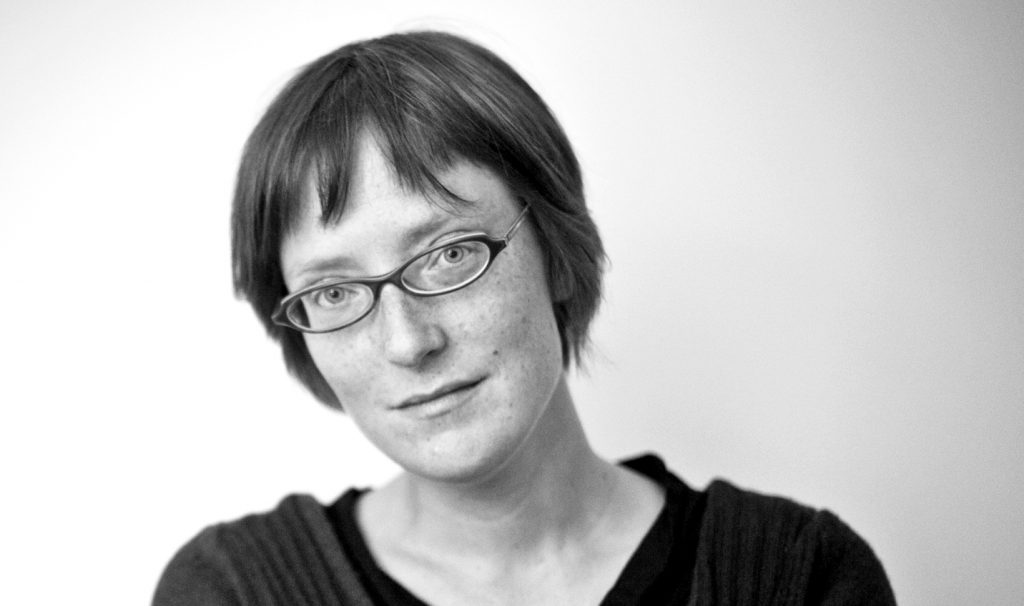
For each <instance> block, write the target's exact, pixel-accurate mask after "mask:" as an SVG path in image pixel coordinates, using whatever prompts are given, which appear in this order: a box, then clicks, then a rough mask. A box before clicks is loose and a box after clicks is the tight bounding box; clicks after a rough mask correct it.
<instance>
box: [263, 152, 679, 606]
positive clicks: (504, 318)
mask: <svg viewBox="0 0 1024 606" xmlns="http://www.w3.org/2000/svg"><path fill="white" fill-rule="evenodd" d="M356 166H357V170H356V175H355V178H354V180H353V182H352V187H351V190H350V195H349V199H348V200H347V205H346V209H345V211H344V213H343V214H342V216H341V218H340V219H339V220H338V221H337V222H335V223H331V224H328V225H324V224H323V223H322V222H321V220H320V215H319V205H318V202H317V201H316V200H315V198H314V197H313V196H312V195H310V197H309V199H307V200H306V203H305V208H304V212H303V216H302V218H301V220H300V222H299V224H298V225H297V227H296V229H295V230H294V231H293V232H292V233H290V234H289V236H288V237H287V238H286V239H285V241H284V243H283V245H282V249H281V264H282V269H283V271H284V274H285V280H286V283H287V285H288V288H289V290H290V291H295V290H297V289H299V288H302V287H304V286H307V285H310V284H313V283H316V282H317V281H320V280H323V279H326V278H336V277H359V276H373V275H379V274H383V273H385V272H388V271H390V270H391V269H393V268H394V267H397V266H398V265H400V264H401V263H402V262H403V261H405V260H406V259H408V258H410V257H411V256H413V255H414V254H416V253H417V252H419V251H421V250H423V249H424V248H426V247H428V246H429V245H431V244H433V243H436V242H439V241H442V240H444V239H446V238H448V237H452V236H455V235H459V234H461V233H466V232H470V231H483V232H486V233H488V234H491V235H503V234H504V233H505V231H506V230H507V229H508V227H509V226H510V225H511V224H512V222H513V221H514V220H515V218H516V216H517V215H518V214H519V212H520V211H521V210H522V204H521V203H520V202H518V201H517V200H515V199H514V197H513V196H512V195H511V194H510V193H509V191H508V188H507V187H506V185H505V183H504V182H503V181H502V180H501V179H500V178H498V177H497V176H496V175H494V174H493V173H491V172H490V171H488V170H486V169H483V168H481V167H477V166H474V165H472V164H470V163H467V162H458V163H456V164H455V165H454V166H453V167H452V168H451V169H450V170H448V171H446V172H445V173H443V174H441V175H439V178H440V179H441V181H442V182H443V183H444V184H445V185H446V186H447V187H448V188H449V189H450V190H451V191H453V192H455V193H456V194H458V195H459V196H460V197H462V198H463V199H466V200H469V201H470V202H471V203H470V204H469V205H468V206H462V207H460V209H459V210H458V211H457V213H452V212H450V211H449V210H446V207H444V206H439V205H435V204H432V203H431V202H430V200H428V199H427V197H426V196H424V195H423V194H421V193H418V192H413V191H409V190H407V189H404V188H403V187H402V186H401V185H400V184H399V183H398V182H396V180H395V178H394V174H393V172H392V170H391V167H390V166H389V164H388V163H387V160H386V159H385V158H384V157H383V156H382V155H381V153H380V151H379V150H378V149H377V146H376V145H375V144H374V141H373V139H372V137H370V136H364V137H363V138H362V140H361V144H360V147H359V150H358V155H357V163H356ZM544 268H545V265H544V255H543V253H542V251H541V249H540V247H539V246H538V244H537V240H536V237H535V234H534V231H533V228H532V226H531V224H530V222H529V220H527V222H525V223H524V224H523V225H522V227H521V229H520V230H519V232H518V233H517V234H516V236H515V237H514V238H513V240H512V242H511V244H510V245H509V247H508V248H507V249H505V250H504V251H503V252H502V253H501V254H500V255H499V256H498V257H497V259H496V260H495V261H494V264H493V265H492V267H491V268H490V270H489V271H488V273H487V274H486V275H484V276H483V277H482V278H481V279H480V280H478V281H477V282H475V283H473V284H472V285H470V286H468V287H466V288H464V289H462V290H460V291H457V292H454V293H450V294H447V295H443V296H438V297H415V296H412V295H409V294H407V293H403V292H401V291H400V290H398V289H397V288H395V287H393V286H392V285H386V286H385V287H384V288H383V290H382V291H381V295H380V299H379V300H378V303H377V307H376V308H375V309H374V310H373V311H372V312H371V313H370V314H369V315H368V316H367V317H365V318H364V319H363V320H361V321H360V322H359V323H357V324H355V325H352V326H350V327H347V328H344V329H342V330H339V331H335V332H332V333H326V334H318V335H311V334H308V335H306V343H307V346H308V347H309V350H310V353H311V355H312V357H313V360H314V362H315V363H316V364H317V367H318V368H319V369H320V371H321V372H322V373H323V375H324V377H325V379H326V380H327V382H328V384H329V385H330V386H331V388H332V389H333V390H334V392H335V393H336V394H337V396H338V399H339V400H340V402H341V403H342V405H343V406H344V407H345V410H346V411H347V412H348V414H349V415H350V416H351V418H352V419H353V421H354V422H355V423H356V425H357V426H358V427H359V428H360V429H361V431H362V432H363V433H364V434H365V435H366V436H367V438H368V439H370V440H371V441H372V442H373V443H374V444H375V445H376V446H377V447H378V448H379V449H380V450H381V451H382V452H384V453H385V454H386V455H387V456H388V457H390V458H391V459H392V460H394V461H396V462H397V463H398V464H399V465H400V466H401V467H402V468H403V469H404V470H405V472H404V473H403V474H401V475H400V476H399V477H397V478H396V479H395V480H393V481H392V482H390V483H389V484H387V485H385V486H383V487H381V488H380V489H377V490H374V491H372V492H369V493H367V494H366V495H365V496H364V497H363V498H361V499H360V501H359V506H358V511H357V519H358V522H359V524H360V527H361V529H362V531H363V534H364V536H365V538H366V541H367V543H368V545H369V546H370V549H371V551H372V552H373V554H374V557H375V559H376V560H377V562H378V564H380V566H381V567H382V568H383V569H384V570H385V571H387V572H388V573H389V574H390V575H391V576H392V577H394V578H396V579H397V580H398V581H399V582H400V583H402V584H403V585H404V586H405V587H407V588H408V589H410V590H411V591H412V592H413V593H415V594H416V595H418V596H420V597H421V598H422V599H424V600H425V601H427V602H430V603H444V604H463V603H464V604H504V603H508V604H522V603H531V604H547V603H550V604H573V603H580V604H596V603H598V602H600V600H601V598H602V597H603V595H604V594H605V593H606V592H607V590H608V589H609V588H610V587H611V586H612V584H613V583H614V581H615V579H616V578H617V577H618V574H619V572H621V569H622V567H623V566H624V565H625V563H626V561H627V560H628V559H629V556H630V555H631V554H632V553H633V551H634V550H635V549H636V546H637V545H638V544H639V543H640V541H641V539H642V538H643V536H644V534H645V533H646V531H647V529H648V528H649V527H650V525H651V524H652V523H653V521H654V519H655V518H656V516H657V515H658V513H659V511H660V508H661V506H662V505H663V502H664V495H663V494H662V492H661V490H660V488H659V487H657V486H655V485H654V484H653V483H651V482H650V481H649V480H647V479H645V478H642V477H640V476H637V475H636V474H633V473H632V472H630V471H627V470H625V469H623V468H621V467H618V466H615V465H611V464H609V463H607V462H605V461H603V460H602V459H600V458H599V457H597V456H596V455H595V454H594V452H593V451H592V450H591V448H590V446H589V444H588V443H587V440H586V437H585V435H584V432H583V429H582V427H581V425H580V422H579V418H578V416H577V413H576V408H575V405H574V403H573V401H572V397H571V395H570V393H569V390H568V388H567V386H566V382H565V377H564V369H563V367H562V352H561V345H560V342H559V338H558V330H557V326H556V323H555V318H554V315H553V311H552V305H551V295H550V292H549V289H548V285H547V283H546V278H545V269H544ZM435 396H437V397H435ZM424 398H426V399H425V400H424ZM421 400H424V401H421Z"/></svg>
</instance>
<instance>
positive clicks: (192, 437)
mask: <svg viewBox="0 0 1024 606" xmlns="http://www.w3.org/2000/svg"><path fill="white" fill-rule="evenodd" d="M767 4H768V3H762V2H727V3H699V4H698V3H692V2H681V1H675V0H674V1H671V2H669V1H664V2H625V1H622V2H615V1H608V2H603V3H595V2H586V3H584V2H579V1H576V2H552V1H550V0H548V1H543V2H540V1H529V0H517V1H516V2H503V3H494V4H484V3H480V2H470V1H468V0H467V1H464V2H457V1H449V2H434V3H432V4H431V8H430V9H426V8H423V7H422V5H423V3H420V2H413V1H408V2H358V3H357V2H317V1H312V0H307V1H297V2H289V3H283V2H281V3H272V2H254V1H250V2H224V1H208V2H204V3H202V4H200V3H198V2H195V3H189V2H179V3H172V2H155V1H139V0H133V1H128V0H108V1H101V0H85V1H77V2H71V1H63V2H57V1H50V2H28V1H27V0H18V1H13V2H11V1H8V2H5V3H4V4H3V5H2V6H0V90H2V92H0V204H2V213H0V222H2V223H0V277H2V281H0V289H2V290H0V318H2V322H3V328H2V333H0V334H2V337H0V369H2V370H0V373H2V380H0V401H2V404H3V406H2V409H0V410H2V411H3V412H2V415H3V417H2V423H0V432H2V433H0V465H2V487H3V490H4V495H5V496H4V498H3V501H2V503H3V505H2V507H3V509H2V514H3V515H2V517H0V520H2V522H0V550H2V555H0V558H2V561H0V570H3V573H2V577H3V581H2V583H0V602H2V603H4V604H19V605H20V604H142V603H146V602H147V601H148V599H149V596H150V593H151V591H152V589H153V586H154V585H155V582H156V580H157V577H158V575H159V573H160V570H161V568H162V567H163V565H164V564H165V563H166V561H167V559H168V558H169V557H170V556H171V554H172V553H173V552H174V550H175V549H176V548H177V547H178V546H180V545H181V544H182V543H183V542H184V541H185V540H187V539H188V538H189V537H191V536H192V535H193V534H194V533H195V532H197V531H198V530H199V529H200V528H201V527H202V526H204V525H205V524H208V523H211V522H213V521H217V520H223V519H231V518H235V517H237V516H239V515H242V514H244V513H247V512H250V511H253V510H260V509H267V508H270V507H272V506H273V505H274V504H275V503H276V501H277V500H278V499H279V498H280V497H281V496H282V495H284V494H285V493H288V492H296V491H302V492H312V493H313V494H315V495H317V496H318V497H320V498H322V499H331V498H333V497H334V496H335V495H337V494H338V493H339V492H340V491H342V490H343V489H344V488H345V487H347V486H349V485H352V484H374V483H377V482H380V481H382V480H383V479H385V478H387V477H388V476H389V475H390V474H391V473H392V472H393V471H394V468H393V466H392V465H391V464H390V463H389V462H387V461H385V460H382V457H381V456H380V455H378V454H377V453H376V452H375V451H374V450H373V449H372V448H371V447H370V446H368V445H367V444H366V443H365V442H364V441H363V440H362V438H361V437H360V436H359V435H358V434H357V432H356V431H355V430H354V429H353V427H352V426H351V424H350V423H349V421H348V420H347V419H346V418H345V417H344V416H343V415H340V414H336V413H332V412H330V411H329V410H327V409H326V408H323V407H321V406H320V405H318V404H316V403H315V402H314V401H313V400H312V399H311V398H310V397H309V396H307V395H305V393H304V392H303V391H302V390H301V389H300V388H299V387H298V386H297V384H295V383H294V382H293V381H292V380H291V379H290V378H288V377H287V375H286V374H285V372H284V370H283V366H282V364H281V363H280V361H279V353H278V351H277V349H276V348H275V347H274V346H273V345H271V344H270V343H269V342H268V341H267V340H266V339H265V338H264V337H263V335H262V332H261V329H260V328H259V327H258V325H257V322H256V320H255V319H254V317H253V316H252V313H251V312H250V311H249V309H248V307H246V306H245V305H243V304H241V303H239V302H236V301H235V300H234V299H233V295H232V289H231V283H230V270H229V261H228V256H229V250H228V239H227V235H228V225H227V222H228V212H229V209H228V205H229V199H230V195H231V190H232V184H233V177H234V171H235V169H236V166H237V160H238V156H239V152H240V148H241V145H242V143H243V141H244V139H245V137H246V136H247V134H248V132H249V130H250V129H251V128H252V126H253V125H254V123H255V121H256V119H257V118H258V116H259V114H260V112H261V110H262V109H263V107H264V106H265V105H266V103H267V102H268V101H269V100H270V99H271V97H272V95H273V94H274V92H275V91H276V90H277V89H278V87H279V86H280V85H281V84H282V83H283V82H284V81H285V80H286V79H287V77H288V76H289V75H291V74H292V73H293V72H294V70H295V69H296V68H297V67H298V66H300V65H302V64H303V63H305V62H308V61H310V60H312V59H313V58H315V57H317V56H319V55H320V54H322V53H324V52H327V51H329V50H332V49H333V48H335V47H337V46H339V45H341V44H342V43H345V42H348V41H350V40H353V39H356V38H363V37H367V36H373V35H378V34H383V33H387V32H391V31H394V30H396V29H409V28H442V29H446V30H449V31H454V32H457V33H462V34H465V35H469V36H470V37H472V38H474V39H476V40H478V41H480V42H483V43H484V44H485V45H487V46H489V47H491V48H492V49H493V50H495V51H497V52H498V53H499V54H501V55H502V56H504V57H505V58H507V59H508V60H509V61H510V62H511V63H512V64H513V65H514V66H516V67H517V68H518V69H520V70H521V71H522V73H523V74H524V75H525V76H526V77H527V79H528V80H529V81H530V82H531V83H532V84H533V85H534V86H535V87H536V88H537V89H538V90H539V92H540V93H541V94H542V95H543V96H544V97H545V98H546V99H547V101H548V102H549V103H550V105H551V106H552V107H553V109H554V110H555V112H556V113H557V114H558V116H559V117H560V119H561V120H562V122H563V124H564V126H565V128H566V130H567V131H568V133H569V136H570V139H571V140H572V141H573V142H574V144H575V146H576V149H577V151H578V153H579V156H580V158H581V161H582V164H583V166H584V170H585V175H586V180H587V187H588V192H589V200H590V204H591V207H592V209H593V213H594V215H595V216H596V219H597V222H598V225H599V226H600V227H601V229H602V232H603V235H604V238H605V241H606V245H607V248H608V251H609V254H610V257H611V259H612V267H611V270H610V272H609V274H608V276H607V288H606V293H607V296H606V302H605V305H604V307H603V310H602V313H601V315H600V317H599V319H598V321H597V323H596V325H595V327H594V333H593V337H594V342H595V346H594V349H593V354H592V356H591V359H590V362H589V365H588V371H587V372H586V373H585V374H583V375H580V376H577V377H575V378H574V380H573V384H574V392H575V395H576V397H577V401H578V404H579V406H580V408H581V412H582V415H583V416H584V421H585V424H586V426H587V428H588V430H589V434H590V436H591V438H592V440H593V442H594V444H595V446H596V447H597V448H598V449H599V451H600V452H601V453H603V454H605V455H607V456H608V457H612V458H619V457H624V456H629V455H632V454H636V453H638V452H641V451H645V450H654V451H657V452H659V453H661V454H662V455H663V456H664V457H665V458H666V459H667V460H668V462H669V464H670V465H671V466H672V467H673V468H674V469H675V470H676V471H677V472H678V473H680V475H682V476H683V477H684V478H685V479H686V480H687V481H688V482H689V483H691V484H692V485H694V486H703V485H704V484H705V483H706V482H708V481H709V479H711V478H712V477H715V476H721V477H726V478H728V479H730V480H732V481H733V482H735V483H737V484H740V485H742V486H746V487H748V488H753V489H758V490H761V491H766V492H773V493H781V494H785V495H789V496H792V497H795V498H797V499H799V500H801V501H803V502H806V503H809V504H812V505H815V506H818V507H828V508H830V509H833V510H834V511H836V512H838V513H839V514H840V515H841V516H842V517H843V518H844V519H845V520H846V521H847V522H848V523H850V524H851V525H852V526H853V527H854V528H855V529H857V530H858V531H859V532H860V533H861V534H862V535H863V536H864V537H866V538H867V539H868V541H869V542H870V543H871V545H872V546H873V547H874V549H875V550H876V552H877V553H878V555H879V556H880V558H881V559H882V560H883V562H884V564H885V566H886V568H887V570H888V573H889V575H890V577H891V579H892V583H893V585H894V587H895V590H896V594H897V597H898V598H899V600H900V601H901V603H904V604H963V603H972V604H1009V603H1020V600H1021V599H1022V596H1024V575H1022V574H1021V570H1024V513H1022V510H1024V489H1022V487H1021V482H1022V480H1024V440H1022V435H1024V170H1022V166H1024V111H1022V108H1024V5H1021V4H1020V3H1018V2H1011V1H1005V2H968V1H963V2H924V1H904V2H896V3H893V2H882V1H864V2H814V1H810V0H807V1H798V2H785V3H781V2H780V3H771V4H772V6H771V7H768V6H767ZM200 6H201V8H200Z"/></svg>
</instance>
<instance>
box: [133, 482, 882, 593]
mask: <svg viewBox="0 0 1024 606" xmlns="http://www.w3.org/2000/svg"><path fill="white" fill-rule="evenodd" d="M699 540H700V543H699V545H698V547H697V556H696V563H695V564H694V570H693V585H692V590H691V592H690V600H689V604H691V605H693V606H705V605H722V606H747V605H754V604H769V605H777V606H783V605H786V606H796V605H799V604H824V605H827V606H848V605H849V606H852V605H860V604H863V605H876V604H879V605H889V604H895V600H894V598H893V595H892V590H891V589H890V587H889V583H888V580H887V579H886V576H885V572H884V570H883V569H882V566H881V564H880V563H879V561H878V559H877V558H876V557H875V555H874V553H872V551H871V548H870V547H868V545H867V544H866V543H865V542H864V541H863V540H862V539H861V538H860V537H859V536H857V534H856V533H854V532H853V531H852V530H851V529H850V528H849V527H848V526H846V525H845V524H844V523H843V522H842V521H840V520H839V519H838V518H837V517H836V516H834V515H833V514H831V513H830V512H828V511H815V510H813V509H809V508H807V507H804V506H802V505H798V504H796V503H793V502H792V501H789V500H787V499H783V498H779V497H769V496H764V495H759V494H756V493H752V492H747V491H743V490H740V489H738V488H736V487H734V486H732V485H730V484H728V483H726V482H722V481H716V482H713V483H712V484H711V486H709V487H708V489H707V504H706V511H705V514H704V518H703V526H702V527H701V529H700V539H699ZM681 572H682V571H681ZM358 583H359V581H358V579H357V576H356V573H355V572H354V570H353V568H352V566H351V564H350V562H349V561H348V560H347V559H346V556H345V554H344V551H343V550H342V548H341V545H340V543H339V542H338V539H337V537H336V535H335V534H334V530H333V529H332V527H331V525H330V523H329V521H328V519H327V517H326V513H325V511H324V508H323V507H322V506H321V505H320V504H319V503H317V502H316V501H315V500H314V499H313V498H312V497H309V496H290V497H288V498H286V499H284V500H283V501H282V502H281V504H280V505H279V506H278V507H277V509H275V510H274V511H272V512H269V513H265V514H258V515H250V516H247V517H245V518H242V519H241V520H238V521H237V522H232V523H228V524H219V525H216V526H212V527H210V528H208V529H206V530H204V531H203V532H201V533H200V534H199V535H198V536H197V537H196V538H194V539H193V540H192V541H190V542H189V543H188V544H186V545H185V546H184V547H182V549H181V550H180V551H179V552H178V553H177V554H176V555H175V557H174V558H173V559H172V560H171V562H170V564H168V566H167V569H166V570H165V572H164V575H163V577H162V578H161V580H160V583H159V585H158V587H157V590H156V595H155V596H154V599H153V605H154V606H185V605H188V606H307V605H308V606H334V605H352V606H370V601H369V600H368V599H367V598H365V597H360V592H358V591H354V590H353V587H356V586H358Z"/></svg>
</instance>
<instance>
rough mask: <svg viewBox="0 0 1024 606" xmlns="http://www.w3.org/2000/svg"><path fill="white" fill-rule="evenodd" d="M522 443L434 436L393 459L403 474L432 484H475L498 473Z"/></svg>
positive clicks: (498, 438) (506, 438)
mask: <svg viewBox="0 0 1024 606" xmlns="http://www.w3.org/2000/svg"><path fill="white" fill-rule="evenodd" d="M524 441H525V438H523V439H522V440H515V439H512V438H511V436H507V435H506V436H489V437H483V436H480V437H476V438H467V437H465V436H459V435H446V436H436V437H435V439H434V440H431V441H430V442H428V443H425V444H419V445H417V446H415V447H414V448H413V449H412V451H411V452H409V451H406V452H402V453H396V456H392V457H391V459H392V460H394V461H395V462H396V463H397V464H398V465H399V466H401V467H402V469H404V470H405V471H406V472H408V473H410V474H412V475H414V476H417V477H420V478H423V479H427V480H432V481H434V482H445V483H450V484H478V483H481V482H486V481H488V480H490V479H491V478H493V477H494V476H496V475H497V474H499V473H500V472H501V470H502V469H504V468H505V467H506V465H507V464H508V463H509V461H510V460H511V459H512V458H513V457H514V456H515V453H516V451H517V448H516V444H518V443H522V442H524Z"/></svg>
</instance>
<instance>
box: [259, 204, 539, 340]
mask: <svg viewBox="0 0 1024 606" xmlns="http://www.w3.org/2000/svg"><path fill="white" fill-rule="evenodd" d="M529 210H530V205H529V204H527V205H526V207H524V208H523V210H522V212H520V213H519V216H518V217H516V219H515V221H513V222H512V225H511V226H509V228H508V230H507V231H506V232H505V235H504V236H502V237H500V238H495V237H494V236H492V235H490V234H487V233H485V232H472V233H468V234H463V235H461V236H456V237H455V238H452V239H451V240H445V241H444V242H440V243H438V244H435V245H433V246H430V247H428V248H426V249H425V250H422V251H420V252H418V253H416V254H415V255H413V256H412V257H410V258H409V259H407V260H406V261H405V262H403V263H402V264H401V265H399V266H398V267H396V268H395V269H393V270H391V271H389V272H387V273H384V274H380V275H378V276H371V277H367V278H344V279H341V280H332V281H330V282H326V283H321V284H314V285H312V286H307V287H305V288H302V289H300V290H297V291H295V292H293V293H291V294H290V295H288V296H286V297H285V298H283V299H281V301H280V302H279V303H278V304H277V307H276V308H275V309H274V311H273V313H271V314H270V319H271V320H272V321H273V322H274V324H277V325H278V326H284V327H286V328H291V329H293V330H298V331H300V332H304V333H309V334H324V333H329V332H334V331H337V330H341V329H343V328H348V327H349V326H352V325H353V324H356V323H358V322H359V321H360V320H362V319H363V318H365V317H366V316H368V315H369V314H370V312H371V311H373V309H374V308H375V307H377V302H378V301H379V300H380V291H381V289H383V288H384V285H385V284H392V285H394V286H395V288H397V289H398V290H400V291H402V292H404V293H408V294H411V295H414V296H417V297H436V296H439V295H446V294H449V293H452V292H455V291H457V290H462V289H463V288H466V287H467V286H469V285H470V284H472V283H474V282H476V281H477V280H479V279H480V278H482V277H483V276H484V274H486V273H487V272H488V271H489V270H490V269H491V265H493V264H494V260H495V259H496V258H497V257H498V254H499V253H500V252H501V251H503V250H505V249H506V248H507V247H508V245H509V243H510V242H511V241H512V237H513V236H515V235H516V232H518V231H519V228H520V226H522V224H523V221H524V220H525V219H526V213H527V212H528V211H529ZM462 242H480V243H482V244H484V245H485V246H486V247H487V251H488V253H489V254H488V258H487V264H486V265H484V267H483V269H481V270H480V271H479V272H478V273H477V274H476V275H475V276H473V277H472V278H471V279H469V280H467V281H465V282H463V283H461V284H456V285H455V286H450V287H448V288H444V289H442V290H437V291H421V290H417V289H415V288H411V287H409V286H407V285H406V284H405V283H404V282H402V274H403V273H404V272H405V270H406V269H408V268H409V266H411V265H412V264H413V263H415V262H416V261H418V260H419V259H420V258H422V257H424V256H425V255H429V254H431V253H433V252H436V251H439V250H442V249H444V248H447V247H449V246H453V245H455V244H460V243H462ZM344 284H362V285H364V286H366V287H368V288H369V289H370V294H371V295H372V296H373V299H372V301H373V302H372V303H371V304H370V305H369V306H367V308H366V311H364V312H362V313H361V314H359V316H358V317H356V318H355V319H354V320H352V321H351V322H348V323H345V324H342V325H341V326H336V327H334V328H325V329H322V330H317V329H313V328H304V327H302V326H299V325H298V324H296V323H295V322H293V321H292V320H291V319H290V318H289V317H288V311H289V309H291V307H292V306H293V305H294V304H295V303H297V302H299V301H300V299H301V298H302V297H305V296H306V295H308V294H309V293H311V292H315V291H318V290H322V289H325V288H333V287H336V286H341V285H344Z"/></svg>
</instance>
